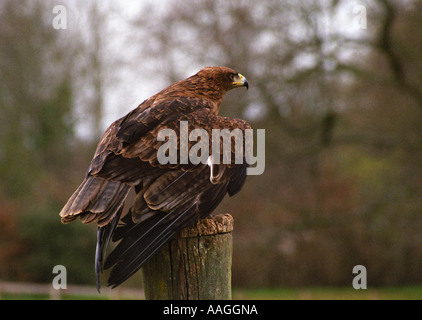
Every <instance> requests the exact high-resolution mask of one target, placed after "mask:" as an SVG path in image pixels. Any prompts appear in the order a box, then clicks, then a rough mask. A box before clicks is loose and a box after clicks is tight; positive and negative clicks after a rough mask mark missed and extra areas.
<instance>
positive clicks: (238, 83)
mask: <svg viewBox="0 0 422 320" xmlns="http://www.w3.org/2000/svg"><path fill="white" fill-rule="evenodd" d="M233 86H235V87H246V90H248V89H249V83H248V80H246V78H245V77H244V76H242V75H241V74H240V73H239V74H238V75H237V78H236V79H235V81H233Z"/></svg>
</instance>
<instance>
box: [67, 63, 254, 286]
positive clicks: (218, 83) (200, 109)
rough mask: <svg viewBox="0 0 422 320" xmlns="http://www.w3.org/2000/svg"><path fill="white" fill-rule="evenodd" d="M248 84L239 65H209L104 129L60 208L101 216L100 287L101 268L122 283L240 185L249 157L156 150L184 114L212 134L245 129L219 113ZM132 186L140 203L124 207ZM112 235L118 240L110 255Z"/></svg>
mask: <svg viewBox="0 0 422 320" xmlns="http://www.w3.org/2000/svg"><path fill="white" fill-rule="evenodd" d="M242 86H245V87H246V88H248V82H247V80H246V78H245V77H244V76H242V75H241V74H239V73H237V72H236V71H234V70H233V69H230V68H227V67H205V68H203V69H201V70H200V71H199V72H198V73H197V74H195V75H193V76H191V77H189V78H187V79H185V80H182V81H179V82H176V83H174V84H172V85H170V86H169V87H168V88H166V89H164V90H162V91H160V92H158V93H157V94H155V95H154V96H152V97H150V98H149V99H147V100H145V101H144V102H142V103H141V104H140V105H139V106H138V107H137V108H136V109H134V110H132V111H131V112H129V113H128V114H127V115H126V116H124V117H122V118H120V119H118V120H116V121H115V122H114V123H112V124H111V125H110V127H109V128H108V129H107V130H106V131H105V133H104V135H103V136H102V138H101V140H100V142H99V144H98V147H97V149H96V152H95V155H94V158H93V160H92V162H91V165H90V166H89V168H88V171H87V173H86V176H85V179H84V181H83V182H82V184H81V185H80V186H79V187H78V188H77V190H76V191H75V192H74V193H73V195H72V196H71V197H70V199H69V200H68V202H67V203H66V205H65V206H64V208H63V209H62V211H61V212H60V216H61V220H62V222H63V223H68V222H71V221H73V220H75V219H76V218H79V219H80V220H81V221H82V222H83V223H91V222H96V223H97V225H98V234H97V237H98V238H97V249H96V257H95V260H96V264H95V272H96V276H97V277H96V278H97V287H98V288H99V287H100V284H99V274H100V273H101V272H102V271H103V269H108V268H112V270H111V272H110V276H109V279H108V285H109V286H112V287H116V286H118V285H119V284H121V283H122V282H124V281H125V280H127V279H128V278H129V277H130V276H132V275H133V274H134V273H135V272H136V271H137V270H139V269H140V268H141V267H142V266H143V265H144V263H145V262H146V261H147V260H148V259H149V258H150V257H151V256H152V255H153V254H154V253H156V252H157V250H158V249H160V248H161V247H162V246H163V245H165V244H166V243H167V242H168V241H170V240H171V238H172V237H173V236H174V235H175V234H177V233H178V232H179V231H180V230H181V229H183V228H184V227H186V226H188V225H191V224H193V223H195V222H196V221H198V219H202V218H205V217H206V216H208V215H210V214H211V213H212V211H213V210H214V209H215V208H216V207H217V205H218V204H219V203H220V202H221V201H222V199H223V198H224V196H225V195H226V193H228V194H229V195H230V196H233V195H234V194H236V193H237V192H239V191H240V189H241V188H242V186H243V184H244V182H245V179H246V168H247V166H248V164H247V163H246V161H243V163H241V164H239V163H235V162H234V158H235V157H234V156H233V157H231V159H232V160H231V162H230V163H226V164H224V162H223V163H221V164H212V163H210V162H209V161H208V163H203V162H200V163H198V164H193V163H192V162H191V161H188V162H187V163H186V162H185V163H179V164H178V163H176V164H175V163H167V164H162V163H161V162H160V161H159V159H158V158H157V153H158V150H159V148H160V147H161V146H162V145H163V144H164V143H166V141H164V140H162V139H161V140H160V139H157V137H158V134H159V132H160V130H162V129H173V130H174V132H176V133H178V134H179V129H180V126H181V121H187V124H188V128H189V130H193V129H197V128H200V129H204V130H206V132H208V133H209V134H210V137H211V135H212V129H228V130H234V129H240V130H241V131H242V132H245V130H246V129H250V126H249V124H248V123H247V122H245V121H243V120H239V119H231V118H226V117H222V116H219V115H218V111H219V108H220V104H221V102H222V100H223V97H224V94H225V93H226V92H227V91H229V90H231V89H233V88H237V87H242ZM185 123H186V122H185ZM180 143H181V142H178V144H177V148H180ZM232 143H233V142H232ZM188 145H189V147H191V145H192V142H191V141H189V142H188ZM232 149H233V148H232ZM210 150H211V143H210ZM230 152H234V149H233V150H231V151H230ZM131 189H134V190H135V193H136V196H135V199H134V202H133V204H131V205H130V206H129V207H130V209H129V210H128V212H127V213H126V214H125V213H123V214H122V211H123V207H124V204H125V200H126V199H127V196H128V194H129V191H130V190H131ZM111 239H112V241H113V242H119V243H118V244H117V246H116V247H115V248H114V250H113V251H112V252H111V253H110V254H109V255H108V257H107V258H106V259H105V261H104V257H105V254H106V249H107V246H108V244H109V242H110V240H111Z"/></svg>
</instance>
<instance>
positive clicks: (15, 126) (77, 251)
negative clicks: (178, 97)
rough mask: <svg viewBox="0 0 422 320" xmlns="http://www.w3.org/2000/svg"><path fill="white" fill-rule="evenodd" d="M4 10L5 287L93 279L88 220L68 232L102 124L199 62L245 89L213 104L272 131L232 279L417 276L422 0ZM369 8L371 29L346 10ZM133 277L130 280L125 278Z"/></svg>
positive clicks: (0, 247)
mask: <svg viewBox="0 0 422 320" xmlns="http://www.w3.org/2000/svg"><path fill="white" fill-rule="evenodd" d="M55 5H56V3H54V1H50V0H49V1H41V0H31V1H29V0H19V1H14V0H3V1H2V2H1V4H0V279H1V280H9V281H11V280H20V281H23V280H25V281H46V282H49V281H51V279H52V278H53V276H52V273H51V272H52V268H53V266H54V265H58V264H62V265H65V266H66V267H67V268H68V275H69V282H71V283H89V284H93V283H94V276H93V255H94V247H95V226H84V225H82V224H80V223H79V222H76V223H72V224H70V225H66V226H64V225H62V224H61V223H60V219H59V217H58V213H59V212H60V210H61V207H62V206H63V205H64V204H65V202H66V201H67V199H68V197H69V196H70V195H71V193H72V192H73V191H74V189H75V188H76V187H77V186H78V185H79V183H80V182H81V180H82V177H83V175H84V172H85V170H86V169H87V167H88V165H89V162H90V159H91V157H92V155H93V153H94V150H95V146H96V144H97V142H98V139H99V137H100V136H101V134H102V132H103V130H104V129H105V128H106V127H107V126H108V124H109V123H111V122H112V121H113V120H115V119H116V118H118V117H120V116H123V115H124V114H125V113H126V112H128V111H129V110H131V109H132V108H134V107H136V105H137V104H139V103H140V102H142V101H143V100H144V99H146V98H148V97H149V96H150V95H152V94H154V93H155V92H157V91H159V90H161V89H162V88H163V87H165V86H166V85H168V84H170V83H172V82H174V81H177V80H179V79H182V78H185V77H187V76H189V75H191V74H193V73H195V72H196V71H197V70H199V69H200V68H201V67H203V66H206V65H225V66H230V67H232V68H234V69H236V70H237V71H239V72H241V73H242V74H244V75H245V76H246V77H247V78H248V80H249V83H250V90H249V91H248V92H247V94H246V93H245V92H243V91H241V90H239V91H236V92H235V91H233V92H230V93H229V94H227V96H226V98H225V101H224V102H223V106H222V109H221V114H223V115H227V116H233V117H242V118H245V119H247V120H248V121H249V122H250V123H251V125H252V127H253V128H255V129H258V128H262V129H265V130H266V169H265V173H264V174H263V175H261V176H249V177H248V180H247V183H246V185H245V188H244V190H243V191H242V192H241V193H240V194H239V195H237V196H236V197H234V198H232V199H226V200H225V201H224V202H223V204H222V205H221V206H220V207H219V208H218V209H217V210H216V212H220V213H223V212H229V213H231V214H232V215H233V216H234V217H235V232H234V257H233V272H232V276H233V285H234V286H236V287H248V286H313V285H332V286H344V285H346V286H349V285H351V281H352V279H353V274H352V269H353V267H354V266H355V265H358V264H361V265H364V266H366V267H367V270H368V284H369V285H372V286H378V285H379V286H381V285H409V284H419V285H420V284H422V232H421V230H422V214H421V213H422V209H421V208H422V197H421V195H422V85H421V83H422V81H421V80H422V33H421V32H420V30H421V28H422V21H421V19H420V17H421V16H422V2H420V1H417V0H402V1H399V0H395V1H393V0H376V1H348V0H324V1H316V0H301V1H293V0H291V1H290V0H287V1H277V0H265V1H264V0H263V1H247V0H244V1H240V0H234V1H222V0H203V1H164V2H160V4H158V3H157V2H156V1H140V2H137V1H128V2H124V4H123V3H121V4H120V3H118V2H117V1H102V2H100V1H95V0H89V1H85V2H84V3H82V2H80V1H78V2H77V1H71V0H69V1H66V3H65V4H64V5H65V7H66V9H67V10H66V14H67V29H66V30H56V29H54V28H53V26H52V20H53V18H54V17H55V14H53V13H52V10H53V7H54V6H55ZM362 7H363V8H364V9H366V15H367V20H366V22H367V25H366V28H362V26H364V25H363V23H364V22H365V21H364V20H362V19H361V18H362V16H359V12H360V11H356V10H355V9H356V8H361V9H362ZM136 281H137V280H134V282H135V283H136Z"/></svg>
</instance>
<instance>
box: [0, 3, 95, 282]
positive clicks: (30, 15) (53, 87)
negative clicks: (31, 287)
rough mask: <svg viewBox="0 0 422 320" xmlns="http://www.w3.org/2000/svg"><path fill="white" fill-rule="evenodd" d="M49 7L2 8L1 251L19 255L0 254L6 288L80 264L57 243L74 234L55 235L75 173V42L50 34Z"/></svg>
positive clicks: (52, 31) (61, 232) (55, 32)
mask: <svg viewBox="0 0 422 320" xmlns="http://www.w3.org/2000/svg"><path fill="white" fill-rule="evenodd" d="M53 7H54V4H53V3H52V2H48V1H19V2H16V1H9V0H8V1H3V2H2V5H1V6H0V21H1V24H0V112H1V116H0V197H1V198H2V199H7V201H4V202H2V203H0V206H3V205H4V206H6V209H4V208H0V212H1V220H2V223H1V224H0V229H1V231H0V233H1V234H3V235H5V237H4V238H5V239H2V242H3V241H5V242H4V244H5V245H6V244H7V245H10V246H11V248H16V250H18V249H19V255H13V257H12V256H10V255H8V254H7V252H6V253H5V254H2V252H0V255H1V257H0V261H8V265H9V266H17V265H19V268H16V269H15V270H16V272H13V274H12V273H10V272H5V273H4V274H3V273H1V272H0V274H2V275H5V276H7V277H9V280H10V279H13V278H14V279H29V280H31V279H32V280H46V279H50V278H51V270H52V268H53V266H54V265H56V264H59V263H58V261H61V262H63V264H65V262H66V263H68V264H72V261H73V263H75V262H76V261H79V262H80V261H82V260H83V259H84V255H80V254H78V255H77V257H78V258H75V256H73V257H72V258H70V257H69V255H68V252H69V250H68V247H69V243H68V242H67V241H59V236H58V235H60V236H61V237H62V238H66V237H69V238H70V234H71V233H72V232H73V233H74V232H75V228H76V229H77V228H78V227H75V228H67V229H63V228H60V227H61V226H60V219H59V217H58V212H59V211H60V206H58V205H57V202H58V201H60V202H63V201H64V199H65V197H67V196H68V194H69V193H70V191H68V189H69V186H68V184H69V182H70V181H72V179H74V178H73V176H74V175H73V172H72V171H73V170H75V169H76V168H75V167H72V162H71V161H70V160H71V159H73V158H74V157H77V156H78V155H77V152H78V147H76V148H75V146H74V144H73V141H74V138H75V135H74V116H73V98H74V92H73V85H74V78H73V76H74V74H73V69H72V68H73V63H74V60H73V55H72V54H73V53H74V50H75V48H76V47H77V38H75V39H73V38H72V35H73V34H72V33H71V32H70V33H63V32H67V30H56V29H54V28H53V26H52V19H53V18H54V15H53V14H52V9H53ZM67 38H70V39H72V41H69V40H70V39H67ZM10 207H11V208H12V209H10ZM7 208H9V209H8V210H7ZM53 219H54V221H56V222H55V223H53ZM25 221H30V223H29V224H25ZM13 226H14V227H13ZM25 226H26V227H25ZM57 228H58V229H57ZM91 231H92V230H91V229H89V230H88V229H83V230H81V233H84V234H90V233H91ZM6 235H8V236H7V237H6ZM81 242H84V241H81ZM2 245H3V243H2ZM76 252H77V250H75V253H76ZM66 257H67V259H66ZM12 258H13V259H14V260H12ZM62 258H63V259H62ZM5 259H7V260H5ZM34 259H38V262H37V263H33V264H31V263H27V262H28V261H35V260H34ZM40 261H42V263H40ZM46 266H48V268H47V269H48V270H47V269H46ZM1 268H2V267H0V270H1ZM4 268H6V269H7V266H5V267H4ZM47 271H48V272H47ZM46 272H47V273H46ZM82 279H83V276H82V277H81V278H80V279H79V281H82Z"/></svg>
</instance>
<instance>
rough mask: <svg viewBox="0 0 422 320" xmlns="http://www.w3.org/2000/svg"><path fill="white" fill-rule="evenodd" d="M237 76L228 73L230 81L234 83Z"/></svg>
mask: <svg viewBox="0 0 422 320" xmlns="http://www.w3.org/2000/svg"><path fill="white" fill-rule="evenodd" d="M236 76H237V74H235V73H230V75H229V77H230V80H231V81H234V78H235V77H236Z"/></svg>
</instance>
